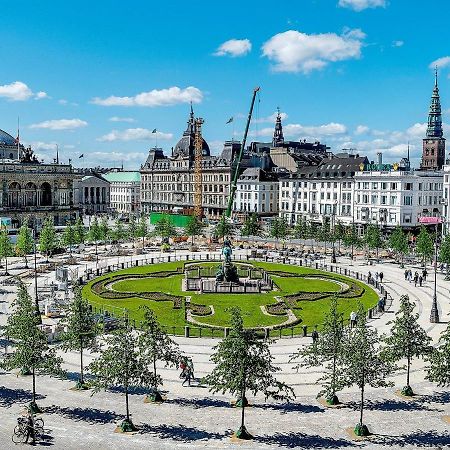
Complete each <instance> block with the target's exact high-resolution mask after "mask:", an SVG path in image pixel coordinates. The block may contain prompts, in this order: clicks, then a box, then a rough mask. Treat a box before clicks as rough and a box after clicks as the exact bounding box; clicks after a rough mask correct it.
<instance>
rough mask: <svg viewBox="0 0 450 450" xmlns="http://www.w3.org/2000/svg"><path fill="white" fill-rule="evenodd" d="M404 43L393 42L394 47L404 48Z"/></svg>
mask: <svg viewBox="0 0 450 450" xmlns="http://www.w3.org/2000/svg"><path fill="white" fill-rule="evenodd" d="M404 44H405V42H404V41H392V47H403V45H404Z"/></svg>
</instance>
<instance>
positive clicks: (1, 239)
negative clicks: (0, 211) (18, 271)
mask: <svg viewBox="0 0 450 450" xmlns="http://www.w3.org/2000/svg"><path fill="white" fill-rule="evenodd" d="M12 255H13V245H12V243H11V239H10V238H9V235H8V230H7V229H6V228H2V230H1V231H0V258H4V259H5V276H7V275H9V272H8V257H9V256H12Z"/></svg>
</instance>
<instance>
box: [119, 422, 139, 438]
mask: <svg viewBox="0 0 450 450" xmlns="http://www.w3.org/2000/svg"><path fill="white" fill-rule="evenodd" d="M138 431H139V430H138V428H137V427H135V426H134V424H133V422H132V421H131V420H127V419H125V420H124V421H122V423H121V424H120V425H119V426H118V427H116V429H115V430H114V433H123V434H131V435H132V434H136V433H137V432H138Z"/></svg>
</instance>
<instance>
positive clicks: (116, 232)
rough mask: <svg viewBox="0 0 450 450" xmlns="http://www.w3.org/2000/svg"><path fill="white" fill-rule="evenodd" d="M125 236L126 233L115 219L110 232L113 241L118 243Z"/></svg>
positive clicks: (121, 224)
mask: <svg viewBox="0 0 450 450" xmlns="http://www.w3.org/2000/svg"><path fill="white" fill-rule="evenodd" d="M126 235H127V232H126V231H125V228H124V226H123V223H122V222H121V221H120V220H119V219H116V221H115V222H114V229H113V230H112V236H113V239H114V240H116V241H117V242H119V243H120V242H122V241H123V240H124V239H125V237H126Z"/></svg>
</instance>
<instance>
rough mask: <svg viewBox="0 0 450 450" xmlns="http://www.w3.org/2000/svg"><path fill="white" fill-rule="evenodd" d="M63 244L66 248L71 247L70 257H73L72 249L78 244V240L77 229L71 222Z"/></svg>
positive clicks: (63, 238)
mask: <svg viewBox="0 0 450 450" xmlns="http://www.w3.org/2000/svg"><path fill="white" fill-rule="evenodd" d="M61 242H62V244H63V245H64V246H65V247H69V252H70V256H72V247H73V246H74V245H75V244H76V243H77V238H76V234H75V228H74V226H73V225H72V224H71V223H70V222H69V223H68V224H67V226H66V228H65V229H64V232H63V235H62V239H61Z"/></svg>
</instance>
